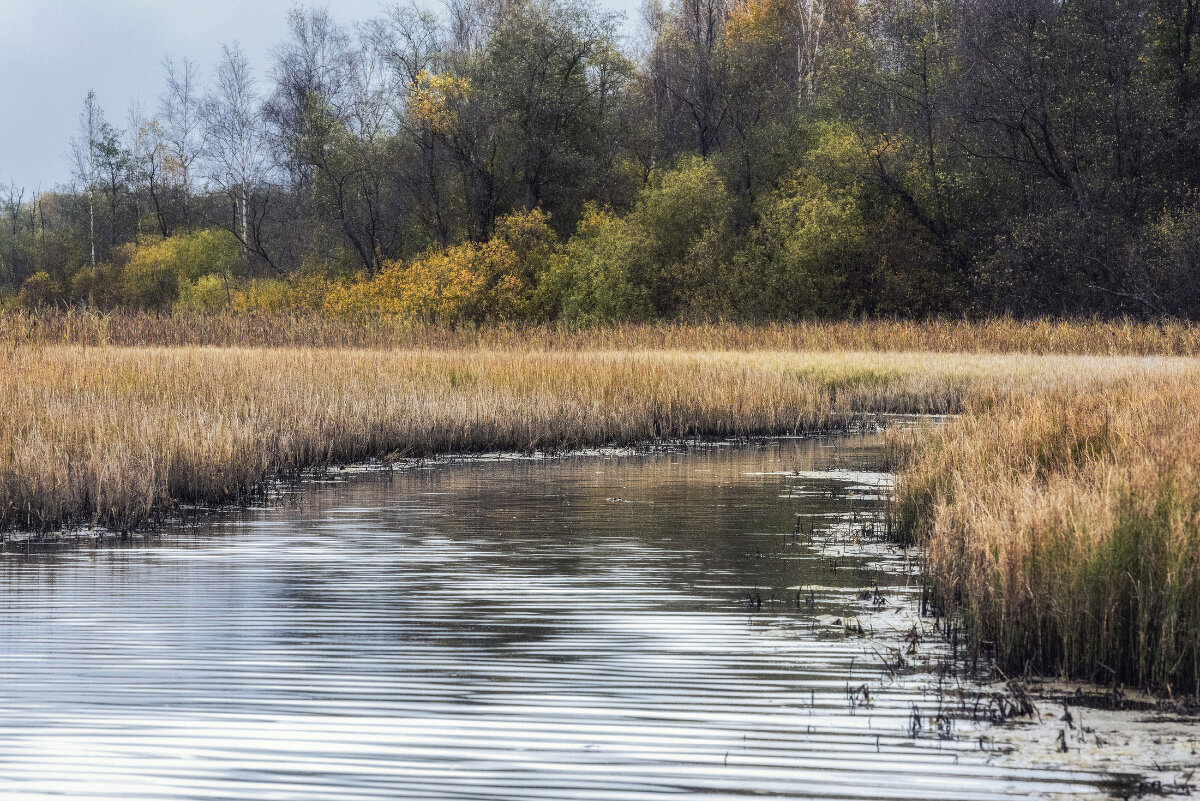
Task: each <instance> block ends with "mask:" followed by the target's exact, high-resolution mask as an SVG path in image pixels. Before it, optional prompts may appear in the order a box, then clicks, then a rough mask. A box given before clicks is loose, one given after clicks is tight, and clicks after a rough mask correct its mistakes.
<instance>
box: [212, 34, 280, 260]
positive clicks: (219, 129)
mask: <svg viewBox="0 0 1200 801" xmlns="http://www.w3.org/2000/svg"><path fill="white" fill-rule="evenodd" d="M221 53H222V55H221V61H220V63H219V64H218V65H217V70H216V81H215V85H214V88H213V93H212V94H211V95H210V96H209V97H207V98H206V99H205V101H204V105H203V116H204V122H205V138H206V141H207V144H208V146H207V149H206V154H207V157H208V167H209V169H208V177H209V180H210V181H211V182H212V184H213V186H214V187H216V188H218V189H219V190H220V191H221V192H222V193H224V194H225V195H226V196H227V197H228V198H229V199H230V200H231V201H232V204H233V224H232V225H230V226H227V227H228V229H229V230H230V231H231V232H232V233H233V234H234V236H236V237H237V238H238V241H239V242H241V245H242V251H243V253H245V254H247V255H249V254H250V253H251V252H254V253H256V254H258V255H259V256H261V257H262V258H263V259H264V260H265V261H267V263H268V264H272V263H271V260H270V258H268V256H267V253H266V251H265V248H264V247H263V243H262V238H261V217H260V215H259V214H256V213H255V212H253V211H252V209H251V205H252V202H253V200H254V192H255V189H256V188H257V187H258V185H259V184H260V183H261V182H262V180H263V177H264V173H265V171H266V166H267V152H266V146H265V141H264V138H263V130H262V124H261V118H260V116H259V112H260V101H259V96H258V91H257V86H256V81H255V79H254V75H253V73H252V72H251V70H250V62H249V61H248V60H247V59H246V56H245V54H244V53H243V52H242V51H241V49H240V48H239V47H238V46H237V45H236V44H235V45H234V46H233V47H230V46H228V45H225V46H223V47H222V51H221ZM272 266H274V265H273V264H272Z"/></svg>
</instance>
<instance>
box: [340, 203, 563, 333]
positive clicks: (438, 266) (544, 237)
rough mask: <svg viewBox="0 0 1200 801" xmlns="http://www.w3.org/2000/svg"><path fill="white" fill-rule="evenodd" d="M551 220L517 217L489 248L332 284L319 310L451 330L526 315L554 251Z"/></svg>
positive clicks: (462, 247) (396, 265)
mask: <svg viewBox="0 0 1200 801" xmlns="http://www.w3.org/2000/svg"><path fill="white" fill-rule="evenodd" d="M548 220H549V215H547V214H546V213H545V212H543V211H540V210H536V209H535V210H533V211H529V212H517V213H514V214H510V215H508V216H506V217H502V218H501V219H500V220H498V221H497V223H496V235H495V236H494V237H493V238H492V239H491V240H489V241H488V242H484V243H477V242H464V243H462V244H459V245H454V246H452V247H449V248H445V249H439V248H434V249H430V250H428V251H426V252H425V253H423V254H421V255H420V256H417V257H416V258H414V259H412V260H410V261H407V262H404V261H391V262H387V263H385V264H384V266H383V268H382V269H381V270H380V271H379V272H378V273H377V274H376V275H375V276H374V277H373V278H371V279H363V280H358V281H355V282H353V283H347V284H340V285H337V286H333V287H332V288H331V289H330V290H329V292H328V294H327V295H326V296H325V300H324V304H323V309H324V310H325V311H327V312H331V313H334V314H340V315H349V316H362V315H372V314H379V315H396V316H400V317H406V318H409V319H413V320H418V321H421V322H427V323H441V324H448V325H457V324H460V323H464V322H482V321H484V320H516V319H524V318H527V317H530V316H531V315H532V314H533V313H534V311H535V308H534V302H533V295H534V287H535V286H536V284H537V281H538V280H539V278H540V276H541V275H542V274H543V273H545V272H546V271H547V270H548V269H549V264H550V262H551V260H552V259H553V258H554V257H556V256H557V255H558V251H559V246H558V240H557V238H556V237H555V235H554V232H553V231H552V230H551V229H550V227H549V225H548Z"/></svg>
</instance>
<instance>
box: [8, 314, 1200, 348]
mask: <svg viewBox="0 0 1200 801" xmlns="http://www.w3.org/2000/svg"><path fill="white" fill-rule="evenodd" d="M4 344H7V345H10V346H11V345H18V344H42V345H72V344H73V345H89V346H98V345H125V346H138V347H163V346H184V345H217V346H223V347H312V348H363V347H366V348H377V349H379V348H388V349H392V348H399V349H406V348H420V349H442V350H454V349H461V348H484V349H490V350H518V351H524V350H531V349H532V350H690V351H696V350H728V351H859V350H861V351H887V352H906V351H934V352H943V353H1045V354H1051V353H1053V354H1098V355H1126V356H1148V355H1164V356H1171V355H1174V356H1190V355H1197V354H1200V327H1198V326H1194V325H1189V324H1184V323H1174V322H1172V323H1136V322H1132V321H1115V322H1114V321H1102V320H1094V321H1083V322H1070V321H1060V320H1030V321H1016V320H1010V319H995V320H986V321H980V322H968V321H965V320H932V321H927V322H909V321H865V322H831V323H789V324H776V325H745V324H735V323H713V324H684V323H678V324H674V323H657V324H652V325H645V324H625V325H616V326H612V327H607V328H598V329H586V330H573V329H568V328H559V327H555V326H538V325H519V324H513V325H503V324H497V325H490V326H486V327H483V328H461V329H457V330H451V329H446V328H432V327H426V326H414V325H413V324H411V323H407V322H405V321H403V320H400V319H398V318H391V317H365V318H362V319H341V318H335V317H328V316H322V315H318V314H314V313H304V312H296V313H290V314H283V313H276V314H255V313H248V314H240V313H233V312H227V313H220V314H208V315H200V314H175V315H168V316H159V315H155V314H139V313H130V312H118V313H113V314H96V313H92V312H79V311H73V312H48V313H42V314H30V313H26V312H20V311H10V312H8V313H4V314H0V345H4Z"/></svg>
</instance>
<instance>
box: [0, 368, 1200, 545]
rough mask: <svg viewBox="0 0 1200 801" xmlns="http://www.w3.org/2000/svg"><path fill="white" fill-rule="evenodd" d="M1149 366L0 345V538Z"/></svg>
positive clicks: (976, 396)
mask: <svg viewBox="0 0 1200 801" xmlns="http://www.w3.org/2000/svg"><path fill="white" fill-rule="evenodd" d="M1178 364H1179V362H1177V361H1174V360H1169V359H1162V358H1140V359H1139V358H1110V357H1074V358H1068V357H1041V356H1027V355H1003V356H986V357H981V356H975V355H962V354H911V353H853V352H851V353H840V352H832V353H778V352H766V351H759V352H740V353H735V352H729V351H628V350H627V351H578V350H557V351H552V350H544V351H538V350H523V351H514V350H482V349H473V350H449V349H424V350H366V349H297V348H292V349H278V348H207V347H175V348H131V347H104V348H85V347H81V346H53V347H41V346H38V347H29V346H25V347H10V348H7V349H4V350H3V351H0V397H3V398H4V399H5V406H6V408H5V414H4V415H3V416H2V417H0V498H2V499H3V504H2V506H0V509H2V511H0V525H3V526H4V527H9V528H11V527H22V528H33V529H46V528H50V527H54V526H58V525H62V524H64V523H71V522H99V523H103V524H106V525H109V526H114V527H117V528H128V527H131V526H135V525H137V524H139V523H141V522H143V521H145V520H147V519H148V518H151V517H154V516H155V515H157V514H159V513H161V512H162V511H163V510H167V509H169V508H170V507H171V506H172V505H173V504H175V503H177V502H180V501H201V502H220V501H229V500H236V499H237V498H239V497H241V496H243V495H245V494H246V493H247V492H250V491H252V490H253V489H254V488H255V487H257V486H259V485H260V483H261V482H262V480H263V479H264V478H265V477H267V476H271V475H273V474H278V473H288V472H292V471H296V470H300V469H303V468H307V467H311V466H315V465H321V464H326V463H341V462H350V461H355V460H360V459H365V458H370V457H380V458H387V457H391V456H396V455H410V456H411V455H419V454H430V453H443V452H450V451H483V450H495V449H518V450H532V449H539V448H542V449H556V448H570V447H579V446H585V445H595V444H602V443H633V442H641V441H646V440H651V439H655V438H661V437H686V436H693V435H712V436H738V435H748V434H778V433H789V432H797V431H811V430H815V429H825V428H838V427H841V426H845V425H847V424H849V423H850V422H852V421H854V420H855V419H856V418H857V417H858V416H859V415H861V414H862V413H864V412H938V413H940V412H956V411H959V410H960V409H962V408H964V406H965V405H967V404H968V402H969V403H974V404H985V403H992V402H994V401H995V400H996V399H999V398H1003V397H1007V396H1009V395H1012V394H1014V393H1019V394H1031V393H1038V392H1042V391H1044V390H1045V389H1046V388H1048V387H1052V386H1062V385H1067V384H1069V385H1072V386H1075V385H1089V384H1093V383H1096V382H1102V381H1104V380H1106V379H1107V378H1109V377H1110V376H1112V375H1114V374H1126V373H1129V372H1139V373H1145V374H1148V375H1149V374H1157V373H1160V372H1162V371H1171V370H1175V369H1178V368H1177V365H1178Z"/></svg>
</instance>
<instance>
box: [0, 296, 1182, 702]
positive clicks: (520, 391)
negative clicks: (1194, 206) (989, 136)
mask: <svg viewBox="0 0 1200 801" xmlns="http://www.w3.org/2000/svg"><path fill="white" fill-rule="evenodd" d="M163 343H165V344H167V345H169V346H163ZM267 345H270V346H267ZM317 345H319V346H320V347H317ZM1196 348H1197V342H1196V333H1195V331H1194V329H1192V328H1190V327H1186V326H1161V327H1160V326H1143V325H1135V324H1132V323H1104V322H1090V323H1050V322H1014V321H1010V320H1001V321H993V322H991V323H987V324H982V325H971V324H966V323H957V322H928V323H913V324H910V323H898V322H897V323H887V322H872V323H845V324H813V325H790V326H774V327H758V328H754V327H748V326H738V325H697V326H682V325H680V326H633V325H630V326H619V327H615V328H610V329H602V330H599V331H595V332H586V333H581V332H572V331H564V330H558V329H551V328H532V329H531V328H520V327H508V328H506V327H492V328H484V329H472V330H465V331H437V332H432V331H426V330H425V329H417V328H406V327H403V326H400V325H399V324H397V323H394V322H387V321H382V320H376V321H359V322H357V323H351V322H346V321H332V320H329V319H326V318H317V317H310V316H306V315H294V316H281V315H269V316H266V315H264V316H255V315H240V316H238V315H215V316H211V317H203V318H196V319H195V320H189V318H186V317H163V318H157V317H153V316H149V315H126V316H121V317H104V316H100V315H88V314H67V313H58V314H51V315H42V316H37V315H25V314H8V315H5V316H3V317H0V398H2V399H3V404H4V405H3V411H2V412H0V531H4V530H12V529H22V530H27V531H45V530H51V529H54V528H57V527H61V526H67V525H74V524H100V525H104V526H107V527H109V528H112V529H116V530H129V529H131V528H133V527H136V526H139V525H142V524H145V523H147V522H149V521H153V520H156V519H160V518H161V517H162V516H164V515H167V514H170V513H171V512H172V511H173V510H175V509H177V508H178V507H179V505H180V504H187V503H201V504H213V503H222V502H234V501H238V500H243V499H245V498H246V497H247V496H248V495H250V494H252V493H254V492H257V491H258V490H260V489H261V488H262V487H263V486H264V482H266V481H268V480H269V479H271V478H272V477H276V476H286V475H292V474H297V473H299V472H300V471H303V470H305V469H308V468H313V467H320V466H323V465H330V464H342V463H349V462H355V461H361V460H366V459H382V460H391V459H396V458H400V457H411V456H421V455H431V454H438V453H449V452H486V451H497V450H519V451H534V450H548V451H553V450H558V449H568V448H576V447H586V446H594V445H605V444H617V445H627V444H634V443H639V442H646V441H652V440H656V439H663V438H686V437H694V436H711V437H741V436H750V435H768V434H787V433H800V432H808V431H817V430H838V429H845V428H847V427H850V426H852V425H854V424H855V423H857V422H859V421H861V420H862V419H863V418H864V416H867V415H876V414H886V413H900V414H912V413H916V414H929V413H932V414H946V413H949V414H959V413H962V417H961V418H959V419H958V420H956V421H955V422H954V423H952V424H950V425H948V426H945V427H938V428H935V429H933V430H930V431H927V432H924V433H922V434H920V435H919V436H916V437H912V436H906V437H899V436H898V437H897V438H896V439H895V442H894V444H895V445H896V447H897V450H898V452H899V453H900V457H901V461H902V471H901V476H900V485H899V505H898V509H899V515H900V521H901V524H902V530H903V531H904V532H906V534H907V535H908V536H909V537H911V538H912V540H913V541H914V542H919V543H920V544H921V546H922V548H923V549H924V551H925V552H926V554H927V555H928V566H929V571H928V577H929V581H930V583H931V586H932V588H933V589H934V591H935V593H936V595H937V597H938V598H940V599H941V600H942V601H943V603H945V605H946V607H947V611H949V612H950V613H952V614H961V615H962V616H963V617H964V618H965V620H966V621H967V623H968V624H969V625H970V627H971V629H972V631H973V632H974V633H975V634H976V635H977V637H976V638H975V642H976V643H977V644H979V645H980V646H981V647H987V648H989V649H993V651H992V652H994V653H995V655H996V656H997V658H998V659H999V660H1000V662H1001V663H1002V664H1003V665H1005V666H1006V667H1008V668H1010V669H1011V668H1015V669H1018V670H1020V669H1024V668H1025V667H1029V668H1033V669H1036V670H1039V671H1042V672H1058V673H1062V674H1065V675H1070V676H1084V677H1093V678H1104V677H1105V676H1108V677H1111V678H1112V679H1114V680H1117V681H1124V682H1128V683H1130V684H1136V685H1138V686H1140V687H1147V688H1158V689H1165V690H1173V691H1187V692H1192V693H1198V694H1200V474H1198V471H1200V445H1198V444H1197V443H1200V414H1197V412H1198V411H1200V361H1197V360H1196V359H1194V358H1191V357H1190V356H1188V355H1187V354H1192V353H1194V352H1196ZM1000 351H1006V352H1000ZM1051 351H1055V352H1051ZM1057 351H1061V353H1057ZM1064 354H1076V355H1064ZM1079 354H1092V355H1079ZM1178 354H1184V355H1182V356H1181V355H1178Z"/></svg>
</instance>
